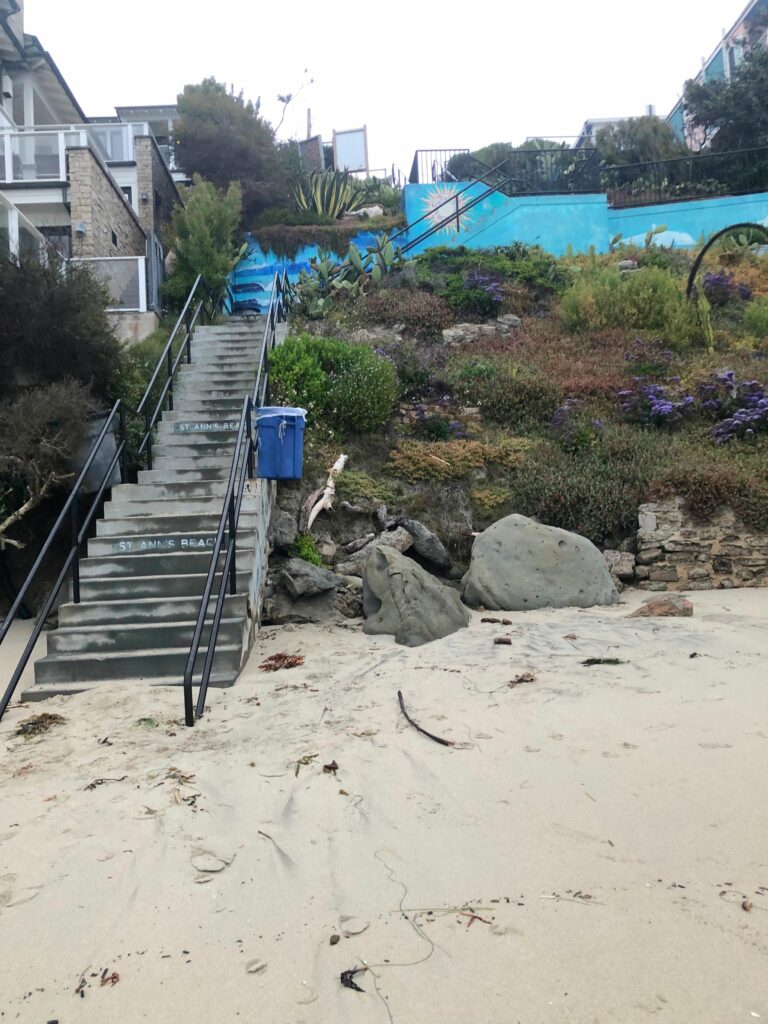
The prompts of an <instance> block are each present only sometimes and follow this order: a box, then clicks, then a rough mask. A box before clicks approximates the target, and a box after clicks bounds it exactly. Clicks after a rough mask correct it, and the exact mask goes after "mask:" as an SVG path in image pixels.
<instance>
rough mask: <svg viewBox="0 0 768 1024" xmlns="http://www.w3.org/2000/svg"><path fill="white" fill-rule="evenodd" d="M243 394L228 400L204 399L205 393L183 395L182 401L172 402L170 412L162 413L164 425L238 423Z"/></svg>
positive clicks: (235, 395) (236, 394) (230, 397)
mask: <svg viewBox="0 0 768 1024" xmlns="http://www.w3.org/2000/svg"><path fill="white" fill-rule="evenodd" d="M244 398H245V395H244V394H238V393H237V392H236V393H235V394H234V395H230V396H229V397H228V398H206V397H205V392H204V391H203V392H201V393H200V394H199V395H185V396H184V399H183V400H182V399H181V398H179V399H178V400H177V401H176V402H174V408H173V409H172V410H171V411H166V412H164V413H163V421H164V422H165V423H175V422H177V421H178V420H191V419H200V420H216V421H218V420H226V421H227V422H229V421H234V420H235V419H237V421H238V423H239V421H240V413H241V412H242V409H243V399H244Z"/></svg>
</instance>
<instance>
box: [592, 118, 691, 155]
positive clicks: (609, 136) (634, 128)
mask: <svg viewBox="0 0 768 1024" xmlns="http://www.w3.org/2000/svg"><path fill="white" fill-rule="evenodd" d="M595 146H596V149H597V151H598V153H599V155H600V160H601V162H602V163H604V164H606V165H607V166H608V167H621V166H623V165H626V164H644V163H651V162H656V161H660V160H674V159H675V158H676V157H681V156H688V155H689V150H688V148H687V147H686V145H685V143H684V142H682V141H681V140H680V139H679V138H678V137H677V135H675V132H674V129H673V128H672V126H671V125H669V124H667V122H666V121H662V120H661V118H660V117H655V116H648V117H628V118H627V119H626V120H625V121H616V122H615V123H614V124H609V125H606V126H605V127H604V128H601V129H600V130H599V131H598V133H597V136H596V138H595Z"/></svg>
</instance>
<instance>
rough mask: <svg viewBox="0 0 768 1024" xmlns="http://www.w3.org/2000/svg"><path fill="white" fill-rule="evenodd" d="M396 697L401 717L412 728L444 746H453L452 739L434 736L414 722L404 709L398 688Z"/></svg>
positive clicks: (400, 691) (401, 693) (403, 702)
mask: <svg viewBox="0 0 768 1024" xmlns="http://www.w3.org/2000/svg"><path fill="white" fill-rule="evenodd" d="M397 699H398V700H399V701H400V710H401V711H402V712H403V717H404V718H405V720H406V722H407V723H408V724H409V725H412V726H413V728H414V729H415V730H416V731H417V732H420V733H421V734H422V736H428V737H429V738H430V739H431V740H434V741H435V743H441V744H442V745H443V746H444V747H452V746H454V743H453V740H444V739H441V738H440V736H435V735H434V733H431V732H427V730H426V729H422V727H421V726H420V725H418V724H417V723H416V722H414V720H413V719H412V718H411V716H410V715H409V714H408V712H407V711H406V710H405V701H404V700H403V692H402V690H398V691H397Z"/></svg>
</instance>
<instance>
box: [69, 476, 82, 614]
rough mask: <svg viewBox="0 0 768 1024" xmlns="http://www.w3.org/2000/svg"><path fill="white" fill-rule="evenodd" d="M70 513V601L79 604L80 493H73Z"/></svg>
mask: <svg viewBox="0 0 768 1024" xmlns="http://www.w3.org/2000/svg"><path fill="white" fill-rule="evenodd" d="M70 513H71V524H72V547H73V548H74V558H73V559H72V601H73V602H74V603H75V604H80V538H79V534H80V523H79V519H80V495H79V494H76V495H75V500H74V501H73V502H72V508H71V509H70Z"/></svg>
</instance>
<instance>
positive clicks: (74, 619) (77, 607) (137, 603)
mask: <svg viewBox="0 0 768 1024" xmlns="http://www.w3.org/2000/svg"><path fill="white" fill-rule="evenodd" d="M220 579H221V577H220V576H218V577H217V578H216V585H215V587H214V593H213V594H212V595H211V600H210V602H209V604H208V609H207V612H206V618H211V617H212V616H213V614H214V611H215V610H216V605H217V603H218V593H217V591H218V583H219V580H220ZM201 597H202V586H201V588H200V594H199V595H194V594H192V595H189V596H186V597H185V596H182V597H138V598H131V599H130V600H127V599H121V600H117V601H81V602H80V604H74V603H73V602H72V601H67V602H66V604H62V605H59V608H58V617H59V626H58V628H59V629H62V628H64V627H66V628H69V627H74V626H79V627H82V626H99V625H106V626H109V625H117V624H120V623H130V622H135V623H136V624H142V623H145V622H147V621H152V622H187V621H190V620H191V621H194V622H196V621H197V616H198V613H199V610H200V599H201ZM247 606H248V598H247V595H246V594H244V593H239V594H227V595H226V596H225V598H224V616H225V617H226V618H233V617H235V616H243V615H245V613H246V611H247Z"/></svg>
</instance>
